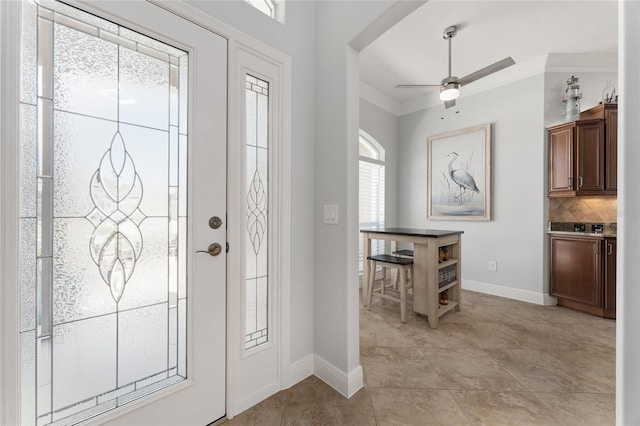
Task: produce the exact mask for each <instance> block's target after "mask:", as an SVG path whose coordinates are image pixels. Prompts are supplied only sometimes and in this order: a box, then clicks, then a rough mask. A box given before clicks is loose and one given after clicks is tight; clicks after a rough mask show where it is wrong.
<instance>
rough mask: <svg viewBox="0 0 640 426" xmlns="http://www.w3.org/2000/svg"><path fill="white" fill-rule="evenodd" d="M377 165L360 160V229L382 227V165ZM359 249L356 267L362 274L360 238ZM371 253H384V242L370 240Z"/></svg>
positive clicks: (377, 162)
mask: <svg viewBox="0 0 640 426" xmlns="http://www.w3.org/2000/svg"><path fill="white" fill-rule="evenodd" d="M361 158H362V157H361ZM379 163H380V162H379V161H376V162H373V161H367V160H366V159H361V160H360V200H359V210H360V217H359V222H360V229H362V228H369V227H374V226H379V227H383V226H384V165H383V164H379ZM359 247H360V252H359V257H358V261H359V264H358V265H359V271H360V273H361V274H362V261H363V250H362V237H360V243H359ZM371 253H372V254H379V253H384V241H380V240H372V241H371Z"/></svg>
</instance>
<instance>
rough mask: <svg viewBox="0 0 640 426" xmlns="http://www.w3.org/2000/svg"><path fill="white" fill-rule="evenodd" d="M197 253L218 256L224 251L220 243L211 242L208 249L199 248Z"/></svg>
mask: <svg viewBox="0 0 640 426" xmlns="http://www.w3.org/2000/svg"><path fill="white" fill-rule="evenodd" d="M196 253H207V254H209V256H217V255H219V254H220V253H222V246H221V245H220V244H218V243H211V244H209V247H207V249H206V250H198V251H197V252H196Z"/></svg>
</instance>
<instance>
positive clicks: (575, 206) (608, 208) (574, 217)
mask: <svg viewBox="0 0 640 426" xmlns="http://www.w3.org/2000/svg"><path fill="white" fill-rule="evenodd" d="M617 214H618V200H617V197H616V196H615V195H611V196H608V195H607V196H598V197H572V198H549V221H551V222H617Z"/></svg>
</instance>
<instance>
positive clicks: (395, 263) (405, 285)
mask: <svg viewBox="0 0 640 426" xmlns="http://www.w3.org/2000/svg"><path fill="white" fill-rule="evenodd" d="M367 260H368V261H370V262H371V267H370V269H369V270H370V271H371V273H370V274H369V289H368V293H367V310H369V311H370V310H371V299H372V298H373V293H376V294H377V295H379V296H380V298H381V299H382V300H383V301H384V300H391V301H393V302H397V303H400V321H401V322H407V290H409V289H411V288H413V282H412V280H411V281H409V282H407V272H409V273H410V276H411V277H412V278H413V273H412V271H413V259H411V258H407V257H400V256H391V255H388V254H376V255H373V256H368V257H367ZM378 265H380V266H382V267H383V268H392V269H397V270H398V274H399V277H400V282H399V283H398V290H397V291H396V290H393V289H391V288H389V289H387V288H386V287H387V283H386V278H387V277H386V273H384V274H383V277H382V282H381V284H380V288H378V289H376V290H374V289H373V285H374V284H375V282H376V279H375V275H376V267H377V266H378ZM386 290H388V291H389V292H390V293H391V294H388V293H387V291H386Z"/></svg>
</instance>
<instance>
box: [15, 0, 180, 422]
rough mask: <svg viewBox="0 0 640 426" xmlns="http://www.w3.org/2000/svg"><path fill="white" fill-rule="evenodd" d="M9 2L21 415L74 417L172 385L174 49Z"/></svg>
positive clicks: (45, 6) (176, 172) (176, 342)
mask: <svg viewBox="0 0 640 426" xmlns="http://www.w3.org/2000/svg"><path fill="white" fill-rule="evenodd" d="M22 8H23V22H22V55H21V90H20V93H21V96H20V100H21V105H20V111H21V149H20V157H21V158H20V192H21V198H20V202H21V205H20V262H21V303H20V306H21V324H20V335H21V374H20V375H21V420H22V424H23V425H47V424H76V423H80V422H83V421H85V420H87V419H89V418H92V417H94V416H96V415H99V414H100V413H103V412H105V411H108V410H111V409H113V408H116V407H119V406H121V405H123V404H126V403H128V402H130V401H133V400H135V399H138V398H140V397H142V396H144V395H147V394H149V393H151V392H155V391H157V390H159V389H162V388H165V387H167V386H171V385H173V384H175V383H178V382H180V381H182V380H184V379H185V378H186V371H187V363H186V355H187V351H186V346H187V340H186V330H187V328H186V318H187V290H186V288H187V287H186V274H187V269H186V262H187V256H186V247H187V244H186V230H187V209H186V206H187V200H186V194H187V143H188V135H187V105H188V98H187V86H188V71H189V68H188V55H187V54H186V52H183V51H181V50H179V49H177V48H175V47H173V46H169V45H166V44H164V43H162V42H160V41H157V40H154V39H151V38H149V37H146V36H144V35H142V34H139V33H136V32H134V31H132V30H129V29H127V28H124V27H121V26H119V25H117V24H115V23H113V22H109V21H106V20H103V19H101V18H99V17H96V16H94V15H90V14H87V13H85V12H82V11H80V10H78V9H75V8H73V7H70V6H67V5H65V4H63V3H59V2H57V1H54V0H25V1H23V2H22Z"/></svg>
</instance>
